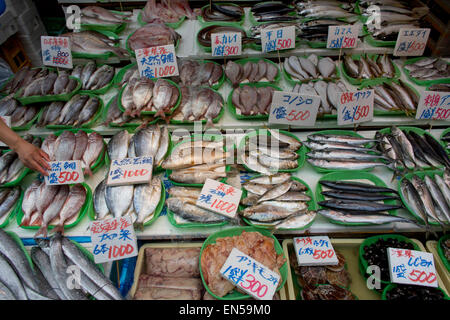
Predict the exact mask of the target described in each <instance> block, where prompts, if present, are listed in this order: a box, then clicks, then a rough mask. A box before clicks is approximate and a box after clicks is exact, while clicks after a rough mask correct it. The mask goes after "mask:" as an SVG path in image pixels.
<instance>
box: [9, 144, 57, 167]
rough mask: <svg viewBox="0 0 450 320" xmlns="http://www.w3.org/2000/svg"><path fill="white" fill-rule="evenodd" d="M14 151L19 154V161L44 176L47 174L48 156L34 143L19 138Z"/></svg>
mask: <svg viewBox="0 0 450 320" xmlns="http://www.w3.org/2000/svg"><path fill="white" fill-rule="evenodd" d="M15 151H16V152H17V154H18V155H19V159H20V161H22V163H23V164H24V165H25V166H26V167H28V168H30V169H31V170H34V171H38V172H40V173H41V174H43V175H44V176H48V173H47V170H50V169H51V168H50V165H49V164H48V161H50V157H49V156H48V154H47V153H45V152H44V151H42V150H41V149H40V148H38V147H36V146H35V145H33V144H31V143H29V142H27V141H25V140H20V141H19V143H18V145H17V148H15Z"/></svg>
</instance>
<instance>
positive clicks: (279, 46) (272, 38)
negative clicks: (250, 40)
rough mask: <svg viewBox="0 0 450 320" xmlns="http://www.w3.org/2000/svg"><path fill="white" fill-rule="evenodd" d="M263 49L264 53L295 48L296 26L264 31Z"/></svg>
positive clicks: (262, 37)
mask: <svg viewBox="0 0 450 320" xmlns="http://www.w3.org/2000/svg"><path fill="white" fill-rule="evenodd" d="M261 47H262V51H263V52H270V51H276V50H284V49H293V48H295V26H290V27H283V28H275V29H269V28H267V29H263V30H262V31H261Z"/></svg>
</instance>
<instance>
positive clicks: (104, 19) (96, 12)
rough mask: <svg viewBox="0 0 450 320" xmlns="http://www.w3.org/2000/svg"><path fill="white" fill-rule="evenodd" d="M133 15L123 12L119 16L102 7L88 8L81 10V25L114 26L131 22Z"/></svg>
mask: <svg viewBox="0 0 450 320" xmlns="http://www.w3.org/2000/svg"><path fill="white" fill-rule="evenodd" d="M132 15H133V13H132V12H124V11H122V12H121V13H120V14H119V13H115V12H113V11H111V10H108V9H105V8H102V7H98V6H87V7H84V8H83V9H81V24H88V25H89V24H94V25H103V26H114V25H118V24H122V23H127V22H129V21H130V17H131V16H132Z"/></svg>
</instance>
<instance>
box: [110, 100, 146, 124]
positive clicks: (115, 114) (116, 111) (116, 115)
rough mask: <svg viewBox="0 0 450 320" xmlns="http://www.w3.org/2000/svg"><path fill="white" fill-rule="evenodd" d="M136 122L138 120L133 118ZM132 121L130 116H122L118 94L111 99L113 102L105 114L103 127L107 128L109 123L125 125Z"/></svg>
mask: <svg viewBox="0 0 450 320" xmlns="http://www.w3.org/2000/svg"><path fill="white" fill-rule="evenodd" d="M135 119H137V120H138V121H140V119H138V118H135ZM131 120H132V118H131V117H130V116H126V115H124V113H123V112H122V110H120V108H119V94H116V96H115V97H114V98H113V101H112V102H111V104H110V105H109V108H108V111H107V113H106V119H105V122H104V125H105V126H108V125H109V124H110V123H114V124H115V125H123V124H125V123H128V122H130V121H131Z"/></svg>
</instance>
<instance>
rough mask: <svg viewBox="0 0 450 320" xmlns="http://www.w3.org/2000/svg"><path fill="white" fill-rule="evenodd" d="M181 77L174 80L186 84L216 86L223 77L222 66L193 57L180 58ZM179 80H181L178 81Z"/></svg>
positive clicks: (179, 69) (179, 70)
mask: <svg viewBox="0 0 450 320" xmlns="http://www.w3.org/2000/svg"><path fill="white" fill-rule="evenodd" d="M178 72H179V77H176V78H174V81H176V82H178V83H179V82H181V84H183V85H185V86H210V87H212V86H214V85H216V84H217V83H218V82H219V80H220V79H221V78H222V75H223V70H222V66H220V65H219V64H217V63H214V62H211V61H208V62H204V63H202V62H199V61H196V60H191V59H179V60H178ZM177 80H179V81H177Z"/></svg>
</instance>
